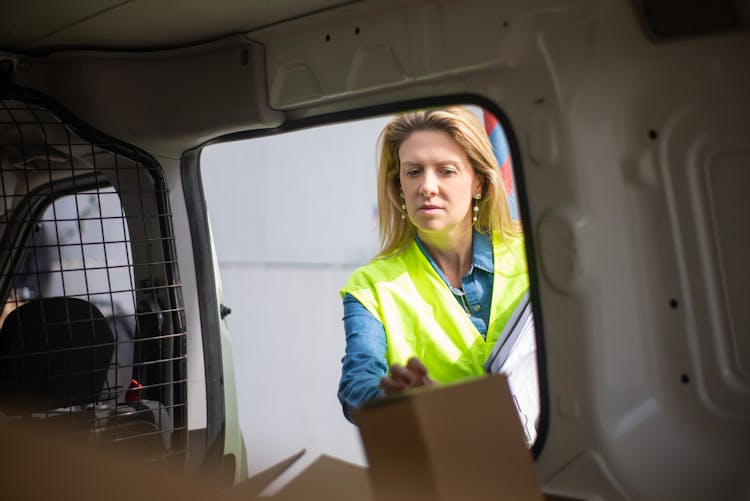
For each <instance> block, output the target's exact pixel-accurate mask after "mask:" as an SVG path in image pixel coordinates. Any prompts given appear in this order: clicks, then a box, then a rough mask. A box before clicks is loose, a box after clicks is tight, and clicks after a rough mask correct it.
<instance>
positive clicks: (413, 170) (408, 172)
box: [404, 167, 422, 177]
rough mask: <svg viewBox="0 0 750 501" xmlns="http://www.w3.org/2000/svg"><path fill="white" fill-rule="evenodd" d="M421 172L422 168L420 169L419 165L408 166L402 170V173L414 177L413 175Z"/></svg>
mask: <svg viewBox="0 0 750 501" xmlns="http://www.w3.org/2000/svg"><path fill="white" fill-rule="evenodd" d="M421 172H422V169H420V168H419V167H408V168H407V169H406V170H405V171H404V174H405V175H406V176H408V177H414V176H418V175H419V174H420V173H421Z"/></svg>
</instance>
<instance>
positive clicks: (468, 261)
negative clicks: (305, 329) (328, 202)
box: [338, 107, 528, 420]
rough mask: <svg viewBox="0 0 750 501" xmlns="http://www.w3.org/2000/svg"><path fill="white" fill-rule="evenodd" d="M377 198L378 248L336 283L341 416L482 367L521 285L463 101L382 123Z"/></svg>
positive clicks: (520, 264)
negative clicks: (342, 337)
mask: <svg viewBox="0 0 750 501" xmlns="http://www.w3.org/2000/svg"><path fill="white" fill-rule="evenodd" d="M378 205H379V211H380V214H379V215H380V218H379V225H380V240H381V250H380V252H379V254H378V255H377V256H376V258H375V259H374V260H373V261H372V262H371V263H369V264H367V265H365V266H362V267H361V268H359V269H357V270H356V271H355V272H354V273H353V274H352V275H351V277H350V278H349V280H348V282H347V284H346V285H345V286H344V288H343V289H342V290H341V295H342V297H343V300H344V327H345V330H346V354H345V356H344V358H343V360H342V364H343V367H342V376H341V381H340V383H339V394H338V395H339V400H340V401H341V404H342V407H343V409H344V414H345V415H346V417H347V419H349V420H351V415H350V410H351V409H352V408H354V407H358V406H359V405H360V404H361V403H362V402H364V401H366V400H369V399H371V398H375V397H377V396H380V395H384V394H385V395H390V394H395V393H398V392H401V391H403V390H405V389H407V388H414V387H418V386H424V385H431V384H434V383H446V382H450V381H456V380H460V379H463V378H467V377H472V376H479V375H482V374H484V373H485V371H484V362H485V360H486V359H487V356H488V355H489V353H490V351H491V350H492V348H493V346H494V344H495V342H496V341H497V338H498V336H499V335H500V332H501V331H502V329H503V327H504V326H505V322H506V321H507V320H508V318H509V316H510V315H511V314H512V312H513V310H514V309H515V307H516V305H517V304H518V302H519V300H520V299H521V297H522V296H523V294H524V293H525V292H526V290H527V289H528V275H527V271H526V262H525V258H524V255H525V254H524V248H523V239H522V234H521V231H520V229H519V228H518V225H517V223H515V222H514V221H512V219H511V217H510V211H509V208H508V204H507V199H506V195H505V191H504V190H503V187H502V183H501V181H500V179H499V168H498V165H497V161H496V159H495V157H494V155H493V153H492V147H491V145H490V143H489V140H488V138H487V135H486V134H485V132H484V130H483V127H482V125H481V124H480V122H479V120H477V118H476V117H475V116H474V115H473V114H472V113H471V112H469V111H468V110H466V109H464V108H461V107H453V108H448V109H444V110H427V111H417V112H412V113H405V114H402V115H398V116H396V117H395V118H394V119H393V120H392V121H391V122H390V123H389V124H388V125H387V126H386V127H385V129H384V130H383V132H382V134H381V155H380V165H379V167H378ZM389 367H390V372H389Z"/></svg>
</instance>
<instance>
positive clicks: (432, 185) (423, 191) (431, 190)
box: [419, 170, 438, 198]
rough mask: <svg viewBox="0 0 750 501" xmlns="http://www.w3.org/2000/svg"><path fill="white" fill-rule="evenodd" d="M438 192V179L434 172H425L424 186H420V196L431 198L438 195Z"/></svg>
mask: <svg viewBox="0 0 750 501" xmlns="http://www.w3.org/2000/svg"><path fill="white" fill-rule="evenodd" d="M437 192H438V182H437V177H436V176H435V174H434V173H433V172H432V171H430V170H428V171H426V172H425V174H424V177H423V178H422V184H421V185H420V186H419V194H420V195H422V196H423V197H425V198H430V197H432V196H434V195H437Z"/></svg>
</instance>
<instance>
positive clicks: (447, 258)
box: [419, 227, 473, 288]
mask: <svg viewBox="0 0 750 501" xmlns="http://www.w3.org/2000/svg"><path fill="white" fill-rule="evenodd" d="M419 239H420V240H421V241H422V245H424V248H425V250H426V251H427V253H428V254H429V255H430V257H432V259H433V260H434V261H435V264H437V265H438V267H439V268H440V269H441V270H442V271H443V273H444V274H445V278H447V279H448V283H450V284H451V286H453V287H457V288H461V278H463V276H464V275H465V274H466V272H468V271H469V268H471V263H472V239H473V232H472V230H471V227H469V229H468V231H462V232H461V233H460V234H448V235H445V234H439V233H422V232H419Z"/></svg>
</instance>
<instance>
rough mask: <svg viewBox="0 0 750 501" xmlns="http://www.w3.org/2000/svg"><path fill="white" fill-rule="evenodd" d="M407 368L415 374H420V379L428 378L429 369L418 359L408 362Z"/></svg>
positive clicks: (413, 358) (414, 358)
mask: <svg viewBox="0 0 750 501" xmlns="http://www.w3.org/2000/svg"><path fill="white" fill-rule="evenodd" d="M406 368H407V369H409V370H410V371H412V372H413V373H415V374H418V375H419V376H420V377H425V376H427V367H425V366H424V364H423V363H422V361H421V360H420V359H418V358H417V357H411V358H410V359H409V361H408V362H406Z"/></svg>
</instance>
